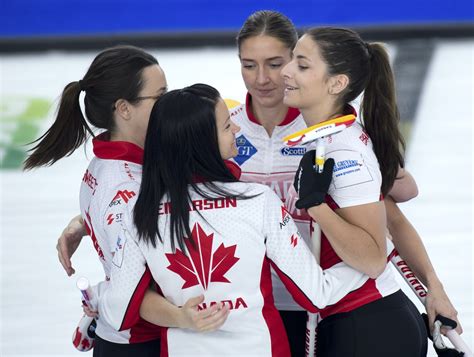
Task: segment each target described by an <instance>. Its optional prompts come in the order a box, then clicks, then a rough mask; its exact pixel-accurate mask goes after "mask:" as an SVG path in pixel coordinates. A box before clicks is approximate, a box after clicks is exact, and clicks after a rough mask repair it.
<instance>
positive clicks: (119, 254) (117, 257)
mask: <svg viewBox="0 0 474 357" xmlns="http://www.w3.org/2000/svg"><path fill="white" fill-rule="evenodd" d="M125 242H126V240H125V238H122V237H121V236H120V235H118V236H117V241H116V242H115V250H114V253H113V258H112V264H114V265H115V266H116V267H118V268H121V267H122V263H123V251H124V249H125Z"/></svg>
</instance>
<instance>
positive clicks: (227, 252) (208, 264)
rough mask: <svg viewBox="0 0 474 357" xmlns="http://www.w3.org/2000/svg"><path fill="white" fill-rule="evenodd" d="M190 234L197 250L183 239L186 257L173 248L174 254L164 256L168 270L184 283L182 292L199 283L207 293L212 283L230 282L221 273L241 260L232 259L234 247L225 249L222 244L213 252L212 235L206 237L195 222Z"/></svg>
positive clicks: (235, 247) (234, 257) (233, 257)
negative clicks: (186, 252) (168, 263)
mask: <svg viewBox="0 0 474 357" xmlns="http://www.w3.org/2000/svg"><path fill="white" fill-rule="evenodd" d="M191 233H192V236H193V240H194V242H195V243H196V248H194V247H193V246H192V245H191V242H190V241H189V240H186V248H187V250H188V253H189V256H186V255H184V254H183V252H182V251H181V250H179V249H176V253H174V254H173V253H167V254H166V258H168V261H169V262H170V265H169V266H168V267H167V268H168V269H169V270H171V271H172V272H174V273H176V274H178V275H179V276H181V278H183V280H184V284H183V286H182V289H186V288H190V287H191V286H195V285H198V284H201V286H202V287H203V288H204V290H207V288H208V286H209V284H210V283H211V282H221V283H230V281H229V280H228V279H227V278H226V277H225V276H224V274H225V273H227V272H228V271H229V269H230V268H232V267H233V266H234V264H235V263H237V262H238V261H239V259H240V258H237V257H236V256H235V250H236V249H237V245H233V246H230V247H225V246H224V244H223V243H221V245H220V246H219V247H218V248H217V249H216V250H215V251H214V252H213V251H212V241H213V239H214V233H211V234H209V235H207V234H206V232H204V230H203V229H202V228H201V226H200V225H199V224H197V223H196V224H195V225H194V227H193V230H192V232H191ZM190 258H191V259H190Z"/></svg>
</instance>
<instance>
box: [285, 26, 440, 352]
mask: <svg viewBox="0 0 474 357" xmlns="http://www.w3.org/2000/svg"><path fill="white" fill-rule="evenodd" d="M282 75H283V77H284V79H285V85H286V90H285V97H284V103H285V104H287V105H288V106H291V107H295V108H298V109H299V110H300V111H301V113H302V115H303V118H304V120H305V122H306V124H307V125H308V126H312V125H316V124H319V123H323V122H325V121H327V120H329V119H335V118H338V117H341V116H343V115H347V114H356V111H355V109H354V108H353V107H352V106H351V105H350V103H351V102H352V101H354V100H355V99H356V98H357V97H358V96H359V95H360V94H361V93H362V92H364V96H363V100H362V106H361V111H362V118H361V120H360V123H358V122H355V123H354V124H353V125H352V126H350V127H349V128H347V129H345V130H344V131H342V132H341V133H338V134H335V135H331V136H329V137H326V138H325V139H323V140H325V146H326V158H327V159H328V160H327V162H326V163H327V164H326V165H325V167H324V171H323V172H322V173H318V172H317V171H315V170H314V169H313V165H314V150H311V151H309V152H307V153H306V154H305V156H304V157H303V159H302V161H301V163H300V167H299V169H298V172H297V174H296V178H295V188H296V189H297V190H299V200H298V201H297V202H296V207H298V208H301V209H302V208H305V209H307V210H308V213H309V214H310V216H311V217H312V218H313V220H314V221H315V222H317V223H318V224H319V226H320V227H321V231H322V233H321V266H322V267H323V269H327V268H329V267H333V266H337V265H338V264H341V263H342V262H344V263H346V264H348V265H350V266H352V267H353V268H354V270H359V271H363V272H365V273H366V274H368V275H369V276H370V278H371V279H369V280H368V281H367V282H366V284H365V285H364V286H363V287H361V288H360V289H359V290H358V291H354V292H351V293H349V294H347V295H346V296H345V297H344V298H343V299H342V300H341V301H340V302H338V303H336V304H335V305H333V306H330V307H328V308H326V309H325V310H324V311H322V312H321V313H320V314H321V317H322V322H320V324H319V325H318V336H317V346H316V350H317V356H318V357H329V356H353V357H370V356H384V357H389V356H393V357H399V356H407V357H421V356H426V351H427V334H426V329H425V327H424V324H423V321H422V319H421V316H420V314H419V312H418V310H417V309H416V307H415V306H414V304H413V303H412V302H411V301H410V300H409V299H408V298H407V297H406V296H405V295H404V293H403V292H402V291H401V290H400V287H399V286H398V284H397V283H396V281H395V277H394V275H393V272H392V270H391V268H390V267H389V266H388V265H387V244H386V236H387V231H386V227H387V218H386V217H387V215H386V210H385V205H384V200H383V197H385V196H387V195H388V194H389V192H390V190H391V189H392V187H393V185H394V182H395V180H396V178H397V175H398V173H399V170H400V168H403V167H404V158H403V150H404V147H405V144H404V141H403V138H402V136H401V134H400V132H399V129H398V121H399V113H398V109H397V105H396V98H395V86H394V78H393V74H392V70H391V68H390V64H389V59H388V54H387V52H386V50H385V49H384V47H383V46H382V45H381V44H377V43H374V44H369V43H366V42H364V41H363V40H362V39H361V38H360V37H359V35H358V34H357V33H355V32H354V31H351V30H348V29H341V28H328V27H326V28H314V29H310V30H309V31H308V32H307V33H306V34H305V35H303V36H302V37H301V38H300V39H299V41H298V43H297V45H296V47H295V49H294V51H293V59H292V61H291V62H290V63H288V64H287V65H286V66H285V67H284V68H283V70H282ZM323 181H328V182H326V183H327V184H328V186H329V188H328V189H325V190H319V191H321V192H315V190H316V191H318V190H317V188H318V187H319V186H321V187H327V186H325V185H321V183H322V182H323ZM329 181H331V183H330V185H329ZM390 202H391V203H393V201H391V200H390ZM391 213H392V215H393V213H394V212H393V210H392V212H391ZM388 223H389V227H392V225H391V224H390V222H388ZM415 233H416V232H415ZM418 248H419V247H418ZM420 251H422V252H423V254H424V256H423V262H424V263H423V264H425V263H426V265H425V266H424V268H427V267H428V268H430V271H433V273H434V270H432V266H431V263H429V259H428V257H427V256H426V252H425V251H424V250H420V249H418V250H417V253H416V254H419V252H420ZM425 271H426V270H425ZM444 296H445V294H444ZM446 298H447V297H446ZM448 302H449V300H448Z"/></svg>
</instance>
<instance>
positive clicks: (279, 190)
mask: <svg viewBox="0 0 474 357" xmlns="http://www.w3.org/2000/svg"><path fill="white" fill-rule="evenodd" d="M250 101H251V97H250V94H247V98H246V103H245V104H242V105H239V106H237V107H234V108H231V109H230V117H231V119H232V121H233V122H234V123H235V124H237V125H238V126H240V131H239V132H238V133H237V134H236V144H237V149H238V155H237V156H236V157H235V158H234V159H233V161H234V162H236V163H237V164H238V165H239V166H240V169H241V170H242V175H241V178H240V179H241V181H245V182H256V183H261V184H264V185H267V186H269V187H270V188H271V189H273V191H275V193H276V194H277V195H278V197H280V199H281V200H282V202H285V201H286V199H287V194H288V191H289V189H290V187H292V186H293V179H294V176H295V172H296V170H297V169H298V165H299V163H300V160H301V158H302V157H303V155H304V154H305V152H306V147H305V146H300V147H292V148H290V147H287V146H285V144H284V143H283V138H284V137H285V136H287V135H290V134H293V133H294V132H296V131H299V130H301V129H304V128H306V124H305V122H304V120H303V117H302V116H301V114H300V112H299V111H298V110H297V109H294V108H289V110H288V113H287V115H286V117H285V119H284V120H283V122H282V123H281V124H280V125H278V126H276V127H275V129H274V130H273V132H272V136H271V137H269V136H268V133H267V131H266V130H265V128H264V127H263V126H262V125H261V124H260V123H259V122H258V120H257V119H256V118H255V117H254V115H253V113H252V110H251V109H250ZM291 216H292V217H293V220H294V221H295V223H296V225H297V226H298V229H299V231H300V234H301V235H302V236H303V237H304V239H305V240H306V243H307V244H308V245H310V239H309V236H310V234H309V229H310V222H311V218H310V217H309V215H308V214H307V213H306V211H305V210H293V211H292V212H291ZM273 291H274V296H275V305H276V306H277V308H278V309H279V310H301V307H300V306H299V305H298V304H297V303H296V302H295V301H294V300H293V299H292V297H291V296H290V294H289V293H288V291H287V290H286V289H285V287H284V286H283V284H282V283H281V281H280V280H279V279H278V277H277V276H276V274H273Z"/></svg>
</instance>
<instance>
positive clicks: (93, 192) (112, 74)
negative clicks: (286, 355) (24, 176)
mask: <svg viewBox="0 0 474 357" xmlns="http://www.w3.org/2000/svg"><path fill="white" fill-rule="evenodd" d="M166 89H167V83H166V78H165V75H164V72H163V70H162V69H161V68H160V66H159V64H158V61H157V60H156V58H154V57H153V56H152V55H150V54H149V53H147V52H145V51H143V50H142V49H139V48H136V47H132V46H118V47H113V48H109V49H106V50H104V51H103V52H101V53H100V54H98V55H97V56H96V57H95V59H94V61H93V62H92V64H91V65H90V67H89V69H88V71H87V73H86V74H85V76H84V77H83V78H82V79H81V80H79V81H74V82H71V83H69V84H68V85H67V86H66V87H65V88H64V91H63V93H62V96H61V101H60V104H59V109H58V113H57V116H56V118H55V121H54V123H53V125H52V126H51V127H50V128H49V129H48V131H47V132H46V133H45V134H44V135H43V136H42V137H40V138H39V139H38V140H37V144H36V146H35V147H34V148H33V149H31V151H32V153H31V155H30V156H29V157H28V158H27V159H26V161H25V169H32V168H35V167H39V166H47V165H52V164H54V163H55V162H56V161H58V160H60V159H61V158H63V157H64V156H68V155H70V154H72V153H73V152H74V151H75V150H76V149H77V148H78V147H79V146H80V145H81V144H83V143H84V141H85V140H86V138H87V136H88V134H90V135H91V136H93V137H94V139H93V141H92V142H93V148H94V155H95V157H94V158H93V159H92V161H91V163H90V165H89V167H88V168H87V170H86V172H85V174H84V177H83V179H82V183H81V192H80V206H81V219H82V220H83V222H84V224H85V228H86V230H87V234H88V235H90V236H91V238H92V241H93V244H94V248H95V249H96V251H97V255H98V258H99V260H100V262H101V263H102V266H103V269H104V273H105V278H106V280H108V278H109V276H110V270H111V266H112V260H113V258H114V255H115V252H116V250H117V246H119V245H120V242H119V241H117V232H118V230H120V225H119V224H118V221H120V218H121V216H122V215H123V212H124V210H125V209H126V206H127V205H128V204H131V203H130V202H129V201H130V198H132V197H133V196H134V195H135V194H136V193H135V192H133V191H121V190H120V189H119V187H120V186H121V185H122V184H123V183H124V182H128V181H133V182H139V181H140V176H141V162H142V156H143V145H144V141H145V133H146V128H147V125H148V119H149V117H150V112H151V109H152V107H153V105H154V103H155V101H156V100H157V99H158V98H159V97H160V96H161V95H162V94H163V93H165V92H166ZM81 92H85V97H84V107H85V115H84V114H83V113H82V111H81V108H80V105H79V96H80V93H81ZM86 118H87V119H86ZM93 129H103V130H104V132H103V133H101V134H100V135H98V136H96V137H95V136H94V133H93ZM79 241H80V240H79ZM79 241H77V244H76V245H74V246H73V248H72V250H73V251H74V250H75V248H77V245H78V244H79ZM150 282H151V279H150V275H149V274H145V275H144V276H143V279H142V285H141V286H140V288H141V290H140V297H143V295H144V294H145V292H146V291H147V288H148V286H149V284H150ZM106 285H107V283H104V284H102V285H101V287H105V286H106ZM98 293H100V292H99V291H98ZM148 295H150V296H151V297H153V298H154V301H155V302H156V303H157V304H158V306H160V307H161V308H163V310H162V311H161V313H162V314H161V320H159V321H158V323H159V324H164V325H167V326H181V327H188V328H197V329H204V330H206V329H208V328H214V327H215V326H219V323H220V322H223V320H225V317H226V310H225V309H223V310H221V311H217V309H216V308H213V309H209V310H208V311H203V312H198V311H197V304H198V303H199V302H200V301H202V299H203V297H197V298H196V297H193V299H190V301H191V302H186V303H183V304H182V306H183V308H177V307H176V306H172V305H171V304H169V303H168V302H167V301H166V300H165V299H163V298H162V297H160V296H159V294H158V293H157V292H148ZM138 306H139V305H138ZM210 314H212V315H213V316H209V315H210ZM207 317H210V318H209V319H207ZM160 334H161V330H160V328H159V327H158V326H155V325H152V324H150V323H148V322H146V321H145V320H139V321H138V322H137V323H136V324H135V325H134V327H133V328H131V329H128V330H126V331H121V332H117V331H116V330H115V329H113V328H112V327H111V326H110V325H109V324H107V323H106V321H105V319H102V318H99V319H98V320H97V328H96V340H95V347H94V356H111V355H114V356H132V355H135V356H136V355H139V356H156V351H157V350H158V349H159V346H160V339H159V338H160Z"/></svg>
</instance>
